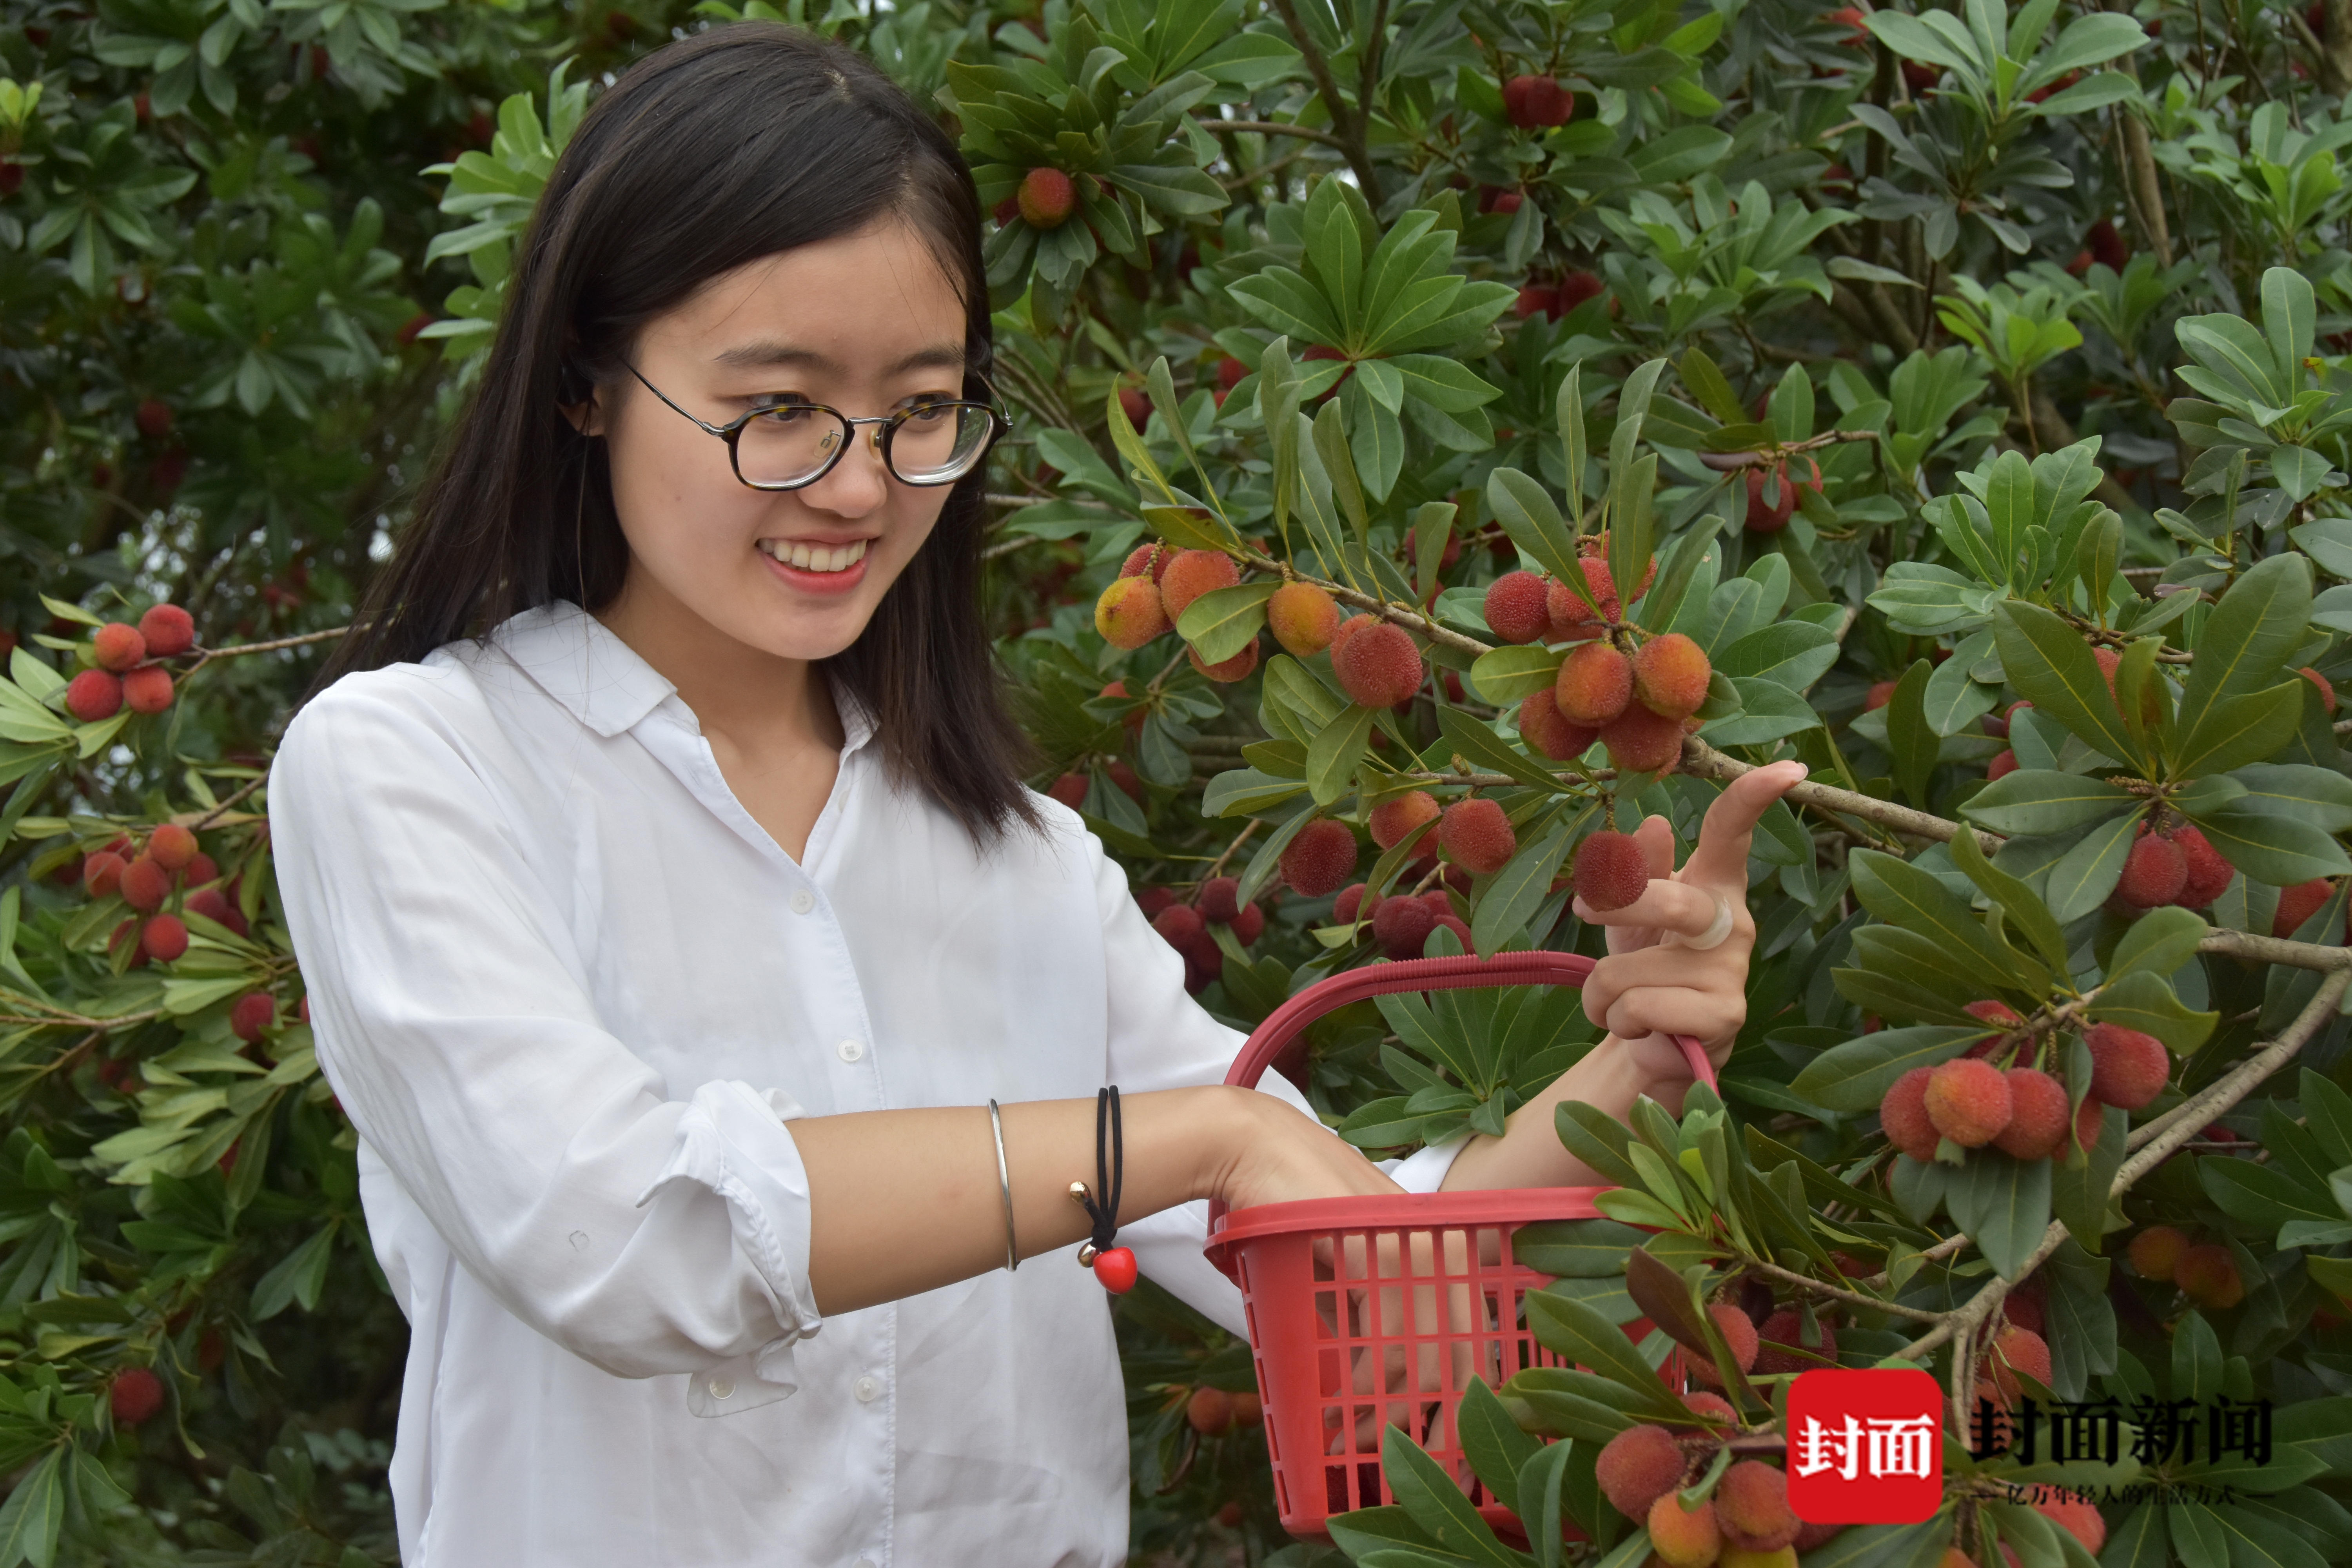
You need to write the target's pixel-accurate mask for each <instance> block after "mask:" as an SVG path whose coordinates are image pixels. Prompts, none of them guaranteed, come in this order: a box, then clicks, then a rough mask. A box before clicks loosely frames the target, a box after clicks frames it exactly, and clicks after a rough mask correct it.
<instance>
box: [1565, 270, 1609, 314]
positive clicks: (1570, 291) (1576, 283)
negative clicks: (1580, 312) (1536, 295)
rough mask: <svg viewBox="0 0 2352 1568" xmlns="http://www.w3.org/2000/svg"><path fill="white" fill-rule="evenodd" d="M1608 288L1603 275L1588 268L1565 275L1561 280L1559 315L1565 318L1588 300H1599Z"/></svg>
mask: <svg viewBox="0 0 2352 1568" xmlns="http://www.w3.org/2000/svg"><path fill="white" fill-rule="evenodd" d="M1608 287H1609V285H1608V284H1606V283H1604V282H1602V281H1601V274H1599V273H1598V272H1594V271H1591V270H1589V269H1587V268H1578V269H1577V270H1575V271H1573V272H1570V273H1568V274H1566V275H1564V276H1563V277H1562V278H1561V279H1560V280H1559V313H1560V314H1561V315H1563V316H1565V315H1567V314H1568V313H1569V312H1570V310H1575V309H1576V308H1577V307H1578V306H1579V305H1581V304H1583V303H1584V302H1585V301H1586V300H1591V299H1597V298H1599V297H1600V295H1601V293H1602V291H1604V290H1605V289H1607V288H1608Z"/></svg>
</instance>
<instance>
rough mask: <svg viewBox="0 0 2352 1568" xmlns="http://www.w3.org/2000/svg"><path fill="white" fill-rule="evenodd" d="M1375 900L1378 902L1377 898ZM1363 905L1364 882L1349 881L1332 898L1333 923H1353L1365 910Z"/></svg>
mask: <svg viewBox="0 0 2352 1568" xmlns="http://www.w3.org/2000/svg"><path fill="white" fill-rule="evenodd" d="M1375 902H1377V900H1375ZM1363 905H1364V884H1363V883H1361V882H1350V883H1349V884H1348V885H1347V886H1346V887H1344V888H1342V889H1339V897H1338V898H1336V899H1334V900H1331V923H1332V924H1334V925H1353V924H1354V923H1355V921H1356V919H1357V916H1358V915H1359V914H1360V913H1361V912H1362V911H1363Z"/></svg>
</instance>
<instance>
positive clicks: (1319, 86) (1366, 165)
mask: <svg viewBox="0 0 2352 1568" xmlns="http://www.w3.org/2000/svg"><path fill="white" fill-rule="evenodd" d="M1274 8H1275V11H1276V14H1277V15H1279V16H1281V17H1282V25H1283V26H1286V27H1287V28H1289V29H1290V41H1291V42H1292V43H1294V44H1297V46H1298V53H1299V55H1300V56H1301V57H1302V58H1304V59H1305V60H1306V61H1307V75H1309V76H1311V77H1313V78H1314V79H1315V90H1316V91H1317V92H1318V93H1320V94H1322V96H1323V107H1324V108H1325V109H1326V110H1329V112H1330V115H1331V127H1332V129H1333V130H1334V131H1335V132H1338V133H1339V134H1338V138H1337V140H1338V142H1339V150H1340V151H1341V153H1344V154H1346V156H1347V159H1348V167H1349V169H1351V170H1353V171H1354V172H1355V175H1356V184H1358V185H1359V186H1360V187H1361V188H1362V190H1363V193H1364V199H1365V200H1366V201H1368V202H1370V203H1371V205H1374V206H1375V207H1377V206H1379V205H1381V176H1380V174H1379V173H1378V172H1377V171H1376V170H1374V169H1373V167H1372V152H1371V145H1370V142H1368V141H1367V140H1366V138H1365V135H1364V121H1365V118H1366V114H1367V112H1368V111H1367V110H1363V109H1362V108H1361V107H1358V108H1350V107H1349V103H1348V100H1346V99H1344V98H1342V97H1340V96H1339V78H1337V77H1335V76H1333V75H1332V74H1331V62H1330V61H1329V60H1328V59H1325V58H1323V50H1322V48H1321V47H1319V46H1318V44H1317V43H1316V42H1315V38H1314V36H1313V35H1312V34H1310V33H1308V32H1307V29H1306V28H1305V27H1303V26H1300V25H1299V21H1298V7H1297V5H1294V4H1292V0H1274Z"/></svg>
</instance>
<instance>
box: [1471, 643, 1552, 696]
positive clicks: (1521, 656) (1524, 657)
mask: <svg viewBox="0 0 2352 1568" xmlns="http://www.w3.org/2000/svg"><path fill="white" fill-rule="evenodd" d="M1566 657H1567V654H1566V651H1565V650H1563V649H1559V648H1548V647H1543V646H1541V645H1540V644H1534V645H1530V646H1528V647H1498V648H1494V649H1491V650H1489V651H1488V652H1486V653H1482V654H1480V655H1479V656H1478V658H1477V659H1476V661H1475V662H1474V663H1473V664H1472V665H1471V666H1470V684H1471V685H1472V686H1474V687H1475V688H1477V690H1478V695H1479V696H1481V697H1483V698H1485V699H1486V700H1487V701H1489V702H1491V703H1494V704H1495V705H1496V707H1498V708H1499V707H1503V706H1506V705H1507V704H1511V703H1516V702H1521V701H1524V700H1527V699H1528V698H1530V697H1533V696H1534V695H1535V694H1536V693H1537V692H1538V691H1549V690H1550V689H1552V688H1553V687H1554V686H1556V685H1557V684H1559V667H1560V661H1561V660H1562V659H1564V658H1566Z"/></svg>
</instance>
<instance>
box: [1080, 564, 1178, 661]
mask: <svg viewBox="0 0 2352 1568" xmlns="http://www.w3.org/2000/svg"><path fill="white" fill-rule="evenodd" d="M1167 629H1168V611H1167V607H1166V606H1165V605H1162V604H1161V603H1160V590H1159V588H1157V587H1156V586H1154V585H1153V584H1152V581H1151V579H1150V578H1149V577H1118V578H1114V579H1112V581H1111V584H1110V586H1109V587H1108V588H1105V589H1104V590H1103V591H1102V597H1101V598H1099V599H1097V600H1096V601H1095V630H1097V631H1098V632H1100V633H1101V634H1102V637H1103V640H1104V641H1105V642H1107V643H1108V644H1110V645H1111V647H1120V648H1127V649H1129V650H1133V649H1135V648H1139V647H1142V646H1143V645H1144V644H1145V643H1148V642H1150V640H1151V639H1152V638H1153V637H1158V636H1159V635H1160V633H1161V632H1164V631H1166V630H1167Z"/></svg>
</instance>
